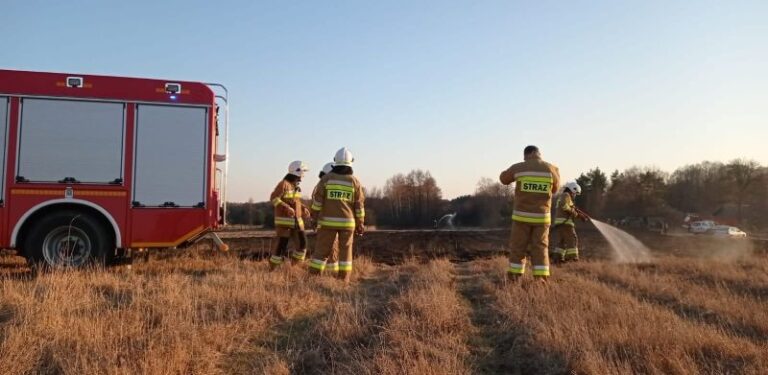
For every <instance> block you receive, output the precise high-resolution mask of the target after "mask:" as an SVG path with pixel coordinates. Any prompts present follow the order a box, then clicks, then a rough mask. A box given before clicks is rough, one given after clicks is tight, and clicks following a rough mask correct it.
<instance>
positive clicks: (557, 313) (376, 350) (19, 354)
mask: <svg viewBox="0 0 768 375" xmlns="http://www.w3.org/2000/svg"><path fill="white" fill-rule="evenodd" d="M355 267H356V268H355V274H354V278H353V283H352V284H351V285H349V286H346V285H342V284H340V283H338V282H337V281H336V280H335V279H333V278H330V277H320V278H308V277H307V275H306V272H305V270H304V269H303V267H300V266H299V267H294V268H290V269H289V268H286V269H284V270H280V271H278V272H273V273H270V272H268V271H267V264H266V262H265V261H249V260H238V259H236V258H235V257H231V256H221V255H219V256H213V257H201V256H183V257H179V258H177V259H168V260H152V261H150V262H147V263H139V264H135V265H134V266H133V267H132V269H131V270H128V269H126V268H115V269H108V270H91V271H80V272H52V273H46V274H40V275H37V276H31V275H29V274H28V273H27V272H26V271H25V269H24V266H23V264H22V263H20V261H19V258H13V257H8V256H6V257H0V274H2V276H0V374H37V373H42V374H59V373H64V374H97V373H109V374H138V373H148V374H217V373H222V374H231V373H234V374H260V373H267V374H289V373H310V374H311V373H316V374H331V373H339V374H349V373H354V374H472V373H489V374H490V373H511V374H533V373H538V374H563V373H577V374H630V373H644V374H729V373H733V374H759V373H766V372H767V371H768V300H766V299H767V298H768V259H766V258H765V257H764V256H760V257H756V258H753V259H749V260H747V261H742V262H728V263H723V262H716V261H714V260H701V261H695V260H693V259H691V258H680V257H668V258H661V259H659V260H657V261H655V262H653V263H652V264H641V265H618V264H613V263H609V262H603V261H600V262H583V263H579V264H569V265H565V266H561V267H558V268H556V269H555V270H554V275H553V278H552V282H551V283H550V284H549V285H546V286H543V285H539V284H537V283H533V282H532V280H530V279H528V280H526V281H525V282H523V283H522V284H515V285H512V284H508V283H506V282H505V281H504V278H503V275H504V271H505V267H506V260H505V259H504V258H501V257H496V258H492V259H485V260H475V261H472V262H464V263H451V262H449V261H447V260H443V259H436V260H432V261H428V262H423V261H416V260H411V261H406V262H404V263H403V264H400V265H395V266H387V265H381V264H375V263H373V262H371V261H369V260H367V259H365V258H363V259H358V260H357V261H356V263H355Z"/></svg>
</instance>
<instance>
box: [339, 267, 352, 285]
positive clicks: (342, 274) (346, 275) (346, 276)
mask: <svg viewBox="0 0 768 375" xmlns="http://www.w3.org/2000/svg"><path fill="white" fill-rule="evenodd" d="M336 278H337V279H339V280H341V281H343V282H344V284H349V282H350V281H352V272H351V271H341V270H340V271H339V273H338V274H337V275H336Z"/></svg>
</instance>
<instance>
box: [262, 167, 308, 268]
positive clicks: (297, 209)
mask: <svg viewBox="0 0 768 375" xmlns="http://www.w3.org/2000/svg"><path fill="white" fill-rule="evenodd" d="M306 171H307V167H306V165H304V163H303V162H301V161H299V160H297V161H294V162H292V163H291V164H290V165H289V166H288V174H286V175H285V177H283V179H282V180H281V181H280V182H278V183H277V186H276V187H275V190H274V191H273V192H272V195H270V197H269V198H270V201H271V202H272V205H274V207H275V232H276V234H277V245H276V247H275V252H274V254H272V257H271V258H270V259H269V263H270V269H275V268H277V267H278V266H280V265H281V264H283V263H284V262H285V261H286V260H287V259H288V257H289V254H288V242H289V241H290V240H291V239H292V240H293V243H294V246H295V249H294V251H293V252H292V253H291V254H290V257H291V262H292V263H297V262H300V261H303V260H304V257H305V256H306V253H307V234H306V233H305V232H304V219H305V218H309V210H307V208H306V207H304V205H303V204H302V203H301V188H300V187H299V183H300V182H301V178H302V177H304V172H306Z"/></svg>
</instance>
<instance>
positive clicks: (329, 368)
mask: <svg viewBox="0 0 768 375" xmlns="http://www.w3.org/2000/svg"><path fill="white" fill-rule="evenodd" d="M410 279H411V276H410V275H408V274H400V275H398V277H397V278H396V279H395V280H388V278H387V275H385V274H379V275H377V276H376V277H373V278H370V279H362V280H360V281H358V282H357V283H356V284H353V285H352V286H351V288H352V290H341V291H340V290H337V289H334V288H331V287H328V286H327V285H324V284H323V283H315V284H313V285H311V286H308V287H310V288H316V289H317V290H318V291H319V293H321V294H322V295H323V296H324V297H326V298H329V299H331V300H333V299H336V298H345V299H352V300H360V299H362V300H364V301H365V310H364V317H363V318H362V319H364V320H365V322H366V323H367V324H366V327H367V329H366V330H363V331H361V332H359V333H358V334H356V335H354V336H352V337H348V338H346V339H345V340H344V341H343V342H336V341H333V340H331V339H329V338H327V337H323V335H322V334H320V332H319V331H318V330H317V325H318V324H323V321H324V320H326V319H329V318H331V316H330V314H332V313H333V311H330V310H329V309H324V310H322V311H318V312H315V313H311V314H303V315H299V316H295V317H292V318H289V319H287V320H285V321H283V322H281V323H278V324H277V325H275V326H273V327H272V328H271V329H270V331H269V333H267V334H261V335H259V336H258V337H254V338H253V339H251V340H250V341H249V344H248V345H249V346H250V347H251V348H249V349H248V350H249V352H250V353H251V354H250V355H258V356H259V357H261V358H259V359H256V362H261V363H259V364H256V366H255V367H254V368H253V370H254V371H255V372H256V373H258V372H264V371H267V368H268V365H269V364H268V363H269V362H272V363H274V362H281V363H283V364H285V365H286V367H287V368H288V369H289V370H290V373H293V374H328V373H337V372H339V369H338V368H339V367H345V368H346V367H347V366H346V365H347V364H348V363H350V362H352V361H359V359H360V353H361V351H363V352H364V353H372V352H373V347H375V345H377V343H378V342H379V340H378V338H379V336H380V334H381V329H382V327H383V326H384V322H385V321H386V319H387V317H388V311H389V308H388V305H389V304H390V302H391V301H392V299H393V298H394V297H395V296H396V295H398V294H399V292H400V290H401V289H402V288H405V287H407V285H408V284H409V283H410ZM345 293H350V294H351V295H350V296H349V297H343V294H345ZM331 303H334V302H333V301H331ZM368 349H370V350H368ZM230 356H231V357H232V358H231V359H230V362H231V361H240V362H242V361H243V353H242V352H241V353H232V354H231V355H230Z"/></svg>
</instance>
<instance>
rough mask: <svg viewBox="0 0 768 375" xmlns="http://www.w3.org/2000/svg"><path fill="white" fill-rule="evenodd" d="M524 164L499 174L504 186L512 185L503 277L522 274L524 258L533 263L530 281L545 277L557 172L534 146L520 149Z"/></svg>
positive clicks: (512, 278)
mask: <svg viewBox="0 0 768 375" xmlns="http://www.w3.org/2000/svg"><path fill="white" fill-rule="evenodd" d="M523 156H524V159H525V160H524V161H523V162H521V163H517V164H514V165H512V166H511V167H509V168H508V169H507V170H505V171H504V172H501V176H499V180H501V183H502V184H504V185H509V184H511V183H513V182H514V183H515V200H514V209H513V213H512V233H511V235H510V243H509V245H510V259H509V268H508V269H507V275H508V277H509V279H510V280H519V279H520V277H521V276H522V275H523V274H524V273H525V266H526V258H527V257H528V256H530V260H531V263H533V276H534V278H536V279H538V280H541V281H546V280H547V277H549V274H550V272H549V254H548V250H547V248H548V246H549V225H550V223H551V217H550V207H551V206H552V202H551V200H552V195H553V193H554V192H556V191H557V190H558V189H559V185H560V172H559V170H558V169H557V167H555V166H554V165H552V164H549V163H547V162H545V161H544V160H542V159H541V153H540V152H539V149H538V147H536V146H528V147H526V148H525V150H523Z"/></svg>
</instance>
